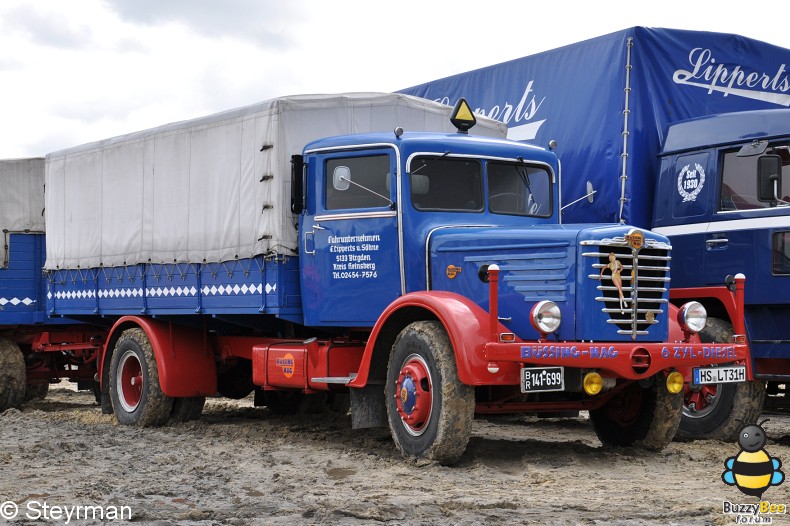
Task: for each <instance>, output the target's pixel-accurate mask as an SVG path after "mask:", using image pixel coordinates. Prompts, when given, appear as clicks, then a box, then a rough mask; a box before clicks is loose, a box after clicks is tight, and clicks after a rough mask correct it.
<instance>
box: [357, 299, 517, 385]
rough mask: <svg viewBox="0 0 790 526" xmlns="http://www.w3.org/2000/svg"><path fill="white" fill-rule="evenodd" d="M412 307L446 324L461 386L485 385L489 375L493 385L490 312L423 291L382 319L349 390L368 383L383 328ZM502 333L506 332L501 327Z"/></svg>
mask: <svg viewBox="0 0 790 526" xmlns="http://www.w3.org/2000/svg"><path fill="white" fill-rule="evenodd" d="M413 307H418V308H420V309H423V310H425V311H428V312H430V313H431V314H432V315H433V316H434V317H435V318H437V319H438V320H439V321H440V322H441V323H442V325H444V327H445V329H446V330H447V335H448V336H449V338H450V343H451V344H452V346H453V352H454V353H455V361H456V364H457V368H458V379H459V380H460V381H461V382H462V383H464V384H467V385H482V384H483V381H482V378H481V375H482V374H486V375H487V380H486V383H492V378H493V377H492V375H491V374H490V373H487V365H488V360H486V358H485V356H484V346H485V343H486V342H487V341H488V337H489V333H490V327H489V316H488V312H486V311H484V310H483V309H481V308H480V306H478V305H477V304H476V303H474V302H473V301H471V300H470V299H469V298H466V297H464V296H461V295H459V294H455V293H453V292H445V291H421V292H412V293H409V294H406V295H404V296H401V297H400V298H398V299H397V300H395V301H394V302H392V303H391V304H390V305H389V306H388V307H387V309H386V310H385V311H384V312H383V313H382V314H381V316H379V319H378V321H376V325H375V326H374V327H373V331H372V332H371V334H370V339H369V340H368V342H367V345H366V346H365V352H364V354H363V355H362V363H361V364H360V368H359V371H358V373H357V377H356V378H355V379H354V380H352V381H351V382H350V383H349V384H348V386H349V387H364V386H365V385H366V384H367V381H368V375H369V373H370V363H371V359H372V358H373V350H374V347H375V343H376V340H377V339H378V338H379V336H380V333H381V330H382V328H383V327H384V326H385V325H386V323H387V321H388V320H389V319H390V318H391V317H392V316H393V315H394V314H396V313H397V312H398V311H401V310H402V309H405V308H413ZM502 331H503V332H506V331H507V329H505V328H504V327H502Z"/></svg>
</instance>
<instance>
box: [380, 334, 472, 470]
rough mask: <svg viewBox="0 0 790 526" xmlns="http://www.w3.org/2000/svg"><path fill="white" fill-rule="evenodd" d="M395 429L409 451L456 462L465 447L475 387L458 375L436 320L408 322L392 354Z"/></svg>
mask: <svg viewBox="0 0 790 526" xmlns="http://www.w3.org/2000/svg"><path fill="white" fill-rule="evenodd" d="M385 395H386V403H387V415H388V418H389V425H390V431H391V433H392V438H393V440H394V441H395V444H396V445H397V447H398V449H399V450H400V451H401V453H402V454H403V456H404V457H407V458H408V457H418V458H427V459H430V460H435V461H437V462H440V463H442V464H452V463H453V462H455V461H457V460H458V459H459V458H460V457H461V455H463V453H464V451H465V450H466V445H467V443H468V442H469V436H470V434H471V430H472V421H473V419H474V407H475V398H474V388H473V387H471V386H468V385H464V384H462V383H461V382H460V381H459V380H458V371H457V367H456V363H455V356H454V354H453V349H452V346H451V344H450V339H449V337H448V336H447V332H446V331H445V330H444V328H443V327H442V325H441V324H440V323H439V322H437V321H417V322H414V323H412V324H410V325H408V326H407V327H406V328H405V329H403V331H401V333H400V334H399V335H398V338H397V339H396V340H395V344H394V345H393V346H392V352H391V354H390V359H389V366H388V370H387V385H386V390H385Z"/></svg>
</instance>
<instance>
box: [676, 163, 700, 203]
mask: <svg viewBox="0 0 790 526" xmlns="http://www.w3.org/2000/svg"><path fill="white" fill-rule="evenodd" d="M704 185H705V169H704V168H703V167H702V166H701V165H699V164H697V163H694V169H693V170H692V169H691V165H690V164H687V165H686V166H684V167H683V169H682V170H681V171H680V175H678V193H679V194H680V197H682V198H683V202H684V203H685V202H688V201H696V200H697V196H698V195H699V193H700V192H701V191H702V187H703V186H704Z"/></svg>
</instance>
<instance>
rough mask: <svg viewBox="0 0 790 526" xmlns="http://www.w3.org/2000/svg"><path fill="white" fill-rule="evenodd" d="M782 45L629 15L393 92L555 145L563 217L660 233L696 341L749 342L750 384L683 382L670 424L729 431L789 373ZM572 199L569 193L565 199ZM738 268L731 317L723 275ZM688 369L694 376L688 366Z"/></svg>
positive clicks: (780, 394) (787, 78)
mask: <svg viewBox="0 0 790 526" xmlns="http://www.w3.org/2000/svg"><path fill="white" fill-rule="evenodd" d="M788 64H790V50H787V49H783V48H780V47H777V46H774V45H770V44H767V43H765V42H760V41H757V40H753V39H748V38H744V37H741V36H738V35H730V34H718V33H708V32H699V31H680V30H671V29H658V28H645V27H634V28H630V29H626V30H623V31H618V32H615V33H612V34H608V35H604V36H601V37H598V38H593V39H590V40H587V41H584V42H579V43H577V44H572V45H569V46H565V47H562V48H558V49H554V50H550V51H546V52H543V53H539V54H536V55H532V56H527V57H524V58H520V59H516V60H513V61H510V62H505V63H502V64H497V65H493V66H489V67H485V68H482V69H479V70H475V71H470V72H467V73H462V74H459V75H455V76H452V77H448V78H444V79H439V80H434V81H430V82H427V83H425V84H422V85H420V86H415V87H412V88H408V89H404V90H403V92H404V93H409V94H413V95H418V96H421V97H425V98H428V99H432V100H437V101H445V102H447V101H451V100H455V98H456V97H458V96H461V94H463V96H465V97H467V98H468V99H469V101H470V103H473V107H474V108H475V110H474V111H476V112H478V113H480V114H485V115H487V116H490V117H493V118H496V119H498V120H500V121H502V122H505V123H507V125H508V126H509V133H508V136H509V137H510V138H513V139H516V140H521V141H524V142H528V143H533V144H539V145H544V146H545V145H547V144H549V142H550V141H554V142H553V143H552V144H556V149H555V151H556V153H557V154H558V156H559V158H560V160H561V161H562V165H563V180H562V185H561V191H562V194H563V199H562V201H563V203H568V206H567V208H565V207H564V208H563V221H571V222H579V221H596V222H598V221H604V222H606V221H615V222H627V223H630V224H634V225H636V226H638V227H641V228H649V229H652V230H653V231H654V232H659V233H662V234H664V235H667V236H669V240H670V243H671V245H672V249H673V263H674V265H673V271H672V286H671V298H672V300H673V302H675V303H678V304H680V303H681V302H685V301H689V300H696V301H699V302H700V303H702V304H703V305H704V306H705V308H706V309H707V311H708V313H709V315H710V317H709V319H708V324H707V327H706V328H705V329H704V330H703V331H702V332H701V333H700V336H701V337H702V339H703V340H705V341H719V342H726V341H743V340H744V339H748V343H749V345H750V348H751V356H752V359H751V362H750V364H749V379H750V380H752V381H750V382H748V383H732V384H730V383H727V378H726V377H725V376H724V375H728V374H729V373H725V372H724V371H722V372H721V374H722V376H721V377H717V378H714V377H709V379H713V380H719V381H718V382H714V383H713V384H712V385H698V384H696V383H694V382H693V381H692V382H690V383H689V384H688V386H687V389H686V397H685V407H684V418H683V422H682V423H681V427H680V434H681V435H684V436H686V437H713V438H721V439H726V440H732V439H734V436H735V433H736V432H737V430H738V427H739V426H740V423H741V422H753V421H755V419H756V418H757V416H758V415H759V413H760V411H761V410H762V407H763V401H764V397H765V391H766V386H767V390H768V394H769V395H772V396H771V397H769V398H768V401H770V402H772V403H773V404H775V405H776V404H782V405H785V406H786V405H787V402H786V399H787V398H786V397H787V393H788V390H787V386H788V381H790V323H788V322H790V301H788V299H790V199H788V194H790V190H789V189H790V110H787V109H786V108H787V107H788V106H790V73H789V72H788ZM571 203H573V204H572V205H571ZM738 273H743V274H745V275H746V277H747V284H748V285H747V288H746V294H745V311H746V319H745V322H746V326H745V328H739V320H738V316H737V314H736V313H735V308H736V307H735V305H734V304H733V303H732V300H731V298H732V296H731V294H730V291H731V289H732V288H733V285H732V283H733V281H732V277H733V276H735V275H736V274H738ZM688 379H689V380H694V379H695V378H691V376H690V374H689V376H688Z"/></svg>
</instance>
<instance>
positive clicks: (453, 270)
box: [445, 265, 463, 279]
mask: <svg viewBox="0 0 790 526" xmlns="http://www.w3.org/2000/svg"><path fill="white" fill-rule="evenodd" d="M461 270H463V269H461V267H456V266H455V265H447V269H446V270H445V272H446V273H447V277H448V278H450V279H453V278H455V277H456V276H457V275H458V273H459V272H461Z"/></svg>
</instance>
